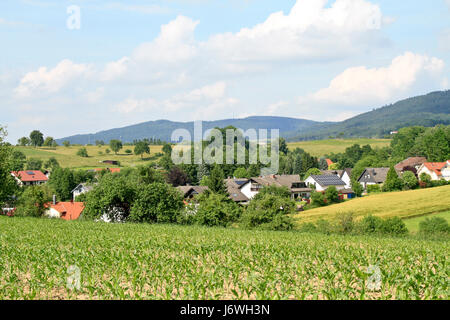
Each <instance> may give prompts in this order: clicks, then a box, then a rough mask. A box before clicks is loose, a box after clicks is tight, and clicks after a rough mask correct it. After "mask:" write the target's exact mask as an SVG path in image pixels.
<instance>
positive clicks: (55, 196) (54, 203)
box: [53, 195, 56, 205]
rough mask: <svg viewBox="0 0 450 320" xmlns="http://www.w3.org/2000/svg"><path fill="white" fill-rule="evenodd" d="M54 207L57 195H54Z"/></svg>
mask: <svg viewBox="0 0 450 320" xmlns="http://www.w3.org/2000/svg"><path fill="white" fill-rule="evenodd" d="M53 205H56V195H53Z"/></svg>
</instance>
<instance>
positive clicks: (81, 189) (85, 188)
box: [70, 183, 94, 201]
mask: <svg viewBox="0 0 450 320" xmlns="http://www.w3.org/2000/svg"><path fill="white" fill-rule="evenodd" d="M92 189H94V186H92V185H88V184H86V183H80V184H79V185H77V186H76V187H75V189H73V190H72V191H71V192H70V193H72V195H73V200H74V201H75V198H76V197H78V196H80V195H82V194H84V193H87V192H89V191H91V190H92Z"/></svg>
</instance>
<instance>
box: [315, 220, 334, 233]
mask: <svg viewBox="0 0 450 320" xmlns="http://www.w3.org/2000/svg"><path fill="white" fill-rule="evenodd" d="M317 232H319V233H323V234H328V235H329V234H331V233H332V232H333V226H332V225H331V223H330V222H329V221H327V220H324V219H320V220H319V221H317Z"/></svg>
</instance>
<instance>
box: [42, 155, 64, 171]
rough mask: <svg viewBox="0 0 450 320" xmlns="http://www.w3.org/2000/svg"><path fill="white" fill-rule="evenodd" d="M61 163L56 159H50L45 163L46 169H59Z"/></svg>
mask: <svg viewBox="0 0 450 320" xmlns="http://www.w3.org/2000/svg"><path fill="white" fill-rule="evenodd" d="M59 167H60V166H59V162H58V160H56V158H55V157H50V158H49V159H48V160H47V161H46V162H45V163H44V168H46V169H50V170H55V169H56V168H59Z"/></svg>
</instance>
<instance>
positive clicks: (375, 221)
mask: <svg viewBox="0 0 450 320" xmlns="http://www.w3.org/2000/svg"><path fill="white" fill-rule="evenodd" d="M383 222H384V221H383V219H381V218H380V217H374V216H372V215H369V216H367V217H365V218H364V219H362V220H361V222H360V223H359V224H358V226H357V229H358V231H359V232H360V233H362V234H374V233H378V232H381V228H382V225H383Z"/></svg>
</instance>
